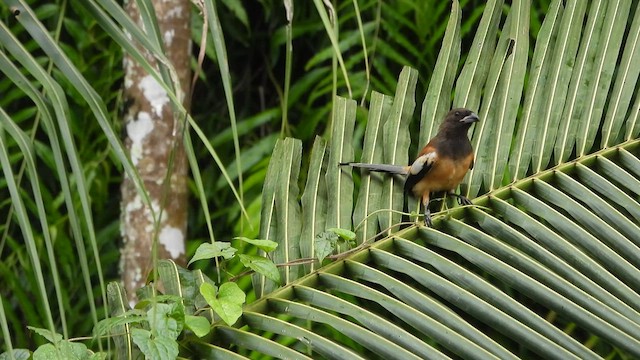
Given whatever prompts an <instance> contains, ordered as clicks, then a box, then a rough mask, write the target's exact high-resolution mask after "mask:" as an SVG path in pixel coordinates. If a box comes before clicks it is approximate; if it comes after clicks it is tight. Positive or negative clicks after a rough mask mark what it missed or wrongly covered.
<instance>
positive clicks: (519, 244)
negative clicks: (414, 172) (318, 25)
mask: <svg viewBox="0 0 640 360" xmlns="http://www.w3.org/2000/svg"><path fill="white" fill-rule="evenodd" d="M455 6H456V5H455V3H454V5H453V7H454V10H455ZM628 6H629V3H628V2H617V3H615V2H611V3H609V4H607V3H604V2H602V3H601V2H593V3H591V4H586V3H585V2H579V1H569V2H567V4H566V6H565V7H563V6H562V2H561V1H552V3H551V5H550V9H549V12H548V15H547V17H546V18H545V20H544V22H543V24H542V27H541V28H540V32H539V33H538V34H537V35H538V36H537V41H536V44H535V49H534V50H533V51H532V52H531V53H532V54H533V55H532V56H533V57H532V60H531V64H530V65H528V63H529V58H528V57H529V53H530V48H529V44H528V39H529V25H528V24H529V23H528V21H529V17H530V15H529V8H530V3H529V2H528V1H514V2H513V3H512V4H511V6H510V7H509V11H508V12H507V14H506V20H505V21H504V25H502V26H500V16H501V15H500V10H501V8H502V3H501V2H500V3H498V2H497V1H496V2H490V3H488V4H487V6H486V8H485V12H484V14H483V19H482V20H481V23H480V25H479V28H478V33H477V34H476V38H475V40H474V45H473V48H472V49H473V50H472V51H471V52H470V54H469V55H468V57H467V59H466V61H465V66H464V67H463V69H462V72H461V74H460V76H459V77H458V80H457V84H456V96H455V101H454V104H455V105H456V106H471V107H475V108H476V109H477V108H478V107H479V108H480V111H479V113H480V115H481V122H480V123H479V124H478V125H477V126H476V128H475V129H474V131H473V143H474V144H475V146H476V149H477V152H478V156H477V161H476V166H475V168H474V171H473V173H472V174H470V176H469V178H468V188H469V193H470V194H471V195H474V196H475V195H478V194H479V195H481V196H480V197H478V198H477V199H475V201H474V203H475V206H471V207H463V208H454V209H448V210H446V211H445V212H441V213H438V214H436V215H435V216H434V226H435V227H434V228H424V227H421V226H419V225H414V226H410V227H408V228H405V229H403V230H400V231H398V232H396V233H393V234H392V235H390V236H389V237H387V238H385V239H383V240H380V241H378V242H375V243H374V244H372V245H370V246H368V249H367V250H363V251H359V252H355V253H353V254H351V255H350V256H349V257H347V258H346V259H344V260H339V261H336V262H335V263H333V264H331V265H328V266H325V267H322V268H319V269H318V270H316V271H314V272H312V273H311V274H310V275H309V276H306V277H303V278H301V279H299V280H298V281H295V282H293V283H292V284H291V286H289V287H287V288H284V289H281V290H276V291H275V292H273V293H271V294H269V295H266V296H265V297H264V298H263V299H261V300H259V301H258V302H256V303H255V304H252V305H249V306H248V308H247V310H248V311H250V312H251V311H256V312H259V313H261V314H263V315H262V316H261V317H260V322H259V323H257V322H256V320H255V316H254V314H253V313H251V316H250V317H248V318H246V319H244V318H243V319H241V322H240V323H239V324H238V325H237V326H238V328H239V329H243V331H248V332H252V333H258V334H263V335H264V336H267V332H269V331H273V329H272V328H269V327H267V326H264V324H265V323H267V322H268V321H267V318H273V319H276V318H282V317H286V318H287V319H288V322H287V323H282V324H280V326H282V327H284V328H285V329H284V330H282V328H281V331H280V332H279V333H278V334H276V335H275V336H269V339H270V340H269V341H272V342H273V343H287V344H290V345H291V346H292V347H293V348H297V349H299V351H300V352H301V353H303V354H305V355H306V356H311V357H315V356H318V355H322V356H325V357H334V356H337V355H336V354H338V353H340V352H343V351H356V352H357V353H358V354H361V356H365V357H367V358H388V357H389V354H390V352H394V351H396V354H400V352H399V350H394V349H395V347H394V345H393V344H396V345H400V346H401V347H402V348H403V349H405V350H408V351H409V352H411V353H412V355H411V356H413V355H417V356H418V357H422V358H447V357H450V356H452V355H455V356H458V357H461V358H482V359H484V358H491V357H495V358H519V357H524V358H532V357H539V358H548V359H568V358H580V359H597V358H601V357H606V356H608V355H612V354H616V353H621V354H625V356H628V357H637V356H640V336H638V334H640V332H639V330H640V301H639V300H640V281H638V279H640V256H638V255H637V254H638V253H640V252H639V250H640V249H639V247H640V237H639V235H638V234H640V226H639V225H638V224H639V223H640V203H639V202H638V199H639V198H640V181H638V175H639V174H640V159H639V155H640V140H637V139H634V136H637V131H638V130H637V127H638V125H637V118H636V116H631V117H630V118H628V119H626V120H624V119H621V118H620V116H621V115H619V114H626V113H628V111H629V110H628V108H629V106H630V104H631V103H630V100H631V98H632V97H633V96H635V97H636V103H635V104H634V105H633V107H632V109H636V108H637V104H638V103H640V102H639V101H638V100H637V98H638V96H637V94H633V96H631V95H629V94H628V93H623V91H622V88H623V87H624V88H626V86H625V85H624V84H625V81H630V82H631V83H633V84H634V83H636V82H637V77H638V72H637V71H636V70H637V69H635V67H634V66H633V65H632V64H631V62H630V57H631V56H632V55H631V54H633V53H635V51H636V48H637V45H636V44H637V37H635V36H633V34H634V32H633V31H632V30H633V29H636V26H638V24H637V22H636V21H635V19H634V22H633V23H632V24H628V23H627V22H626V20H625V21H620V23H617V24H612V23H615V22H616V21H612V20H611V21H602V20H598V19H597V16H596V15H598V14H599V15H600V16H601V15H602V14H607V16H608V17H609V19H613V18H614V17H616V18H617V17H618V15H619V14H621V12H625V13H629V12H630V11H629V8H628ZM587 10H589V12H590V15H589V17H588V19H587V26H586V27H583V26H582V22H583V20H584V15H585V13H586V11H587ZM456 16H457V15H456V11H452V18H451V19H450V23H449V27H448V29H447V34H448V35H446V36H445V39H446V40H445V42H444V43H443V48H442V52H443V53H441V55H442V56H443V57H442V59H445V58H452V57H451V55H450V54H451V53H452V50H451V49H452V48H455V47H456V46H459V42H460V40H459V39H458V38H456V37H455V36H453V35H452V34H455V32H456V31H457V29H458V27H459V25H458V26H455V23H456V20H455V19H456ZM635 16H637V13H636V15H635ZM624 19H626V18H624V17H623V20H624ZM621 24H622V25H621ZM498 33H499V34H501V35H500V37H499V38H498V39H496V37H497V34H498ZM624 33H627V34H630V35H629V36H622V37H620V36H621V34H624ZM449 35H452V36H449ZM492 44H496V45H495V47H494V46H493V45H492ZM594 44H599V45H598V46H596V48H594ZM603 44H607V45H606V46H603ZM480 45H482V46H480ZM623 52H624V53H623ZM621 53H622V54H621ZM618 55H621V56H622V58H621V59H622V60H621V64H620V65H619V66H617V65H616V66H614V65H612V64H615V59H617V58H618ZM453 59H455V56H453ZM444 64H446V62H444V60H443V62H442V63H440V62H439V70H438V71H439V72H438V73H437V74H435V75H434V76H433V77H432V83H431V84H430V88H429V89H430V90H429V93H428V95H427V99H426V100H425V102H424V104H423V110H422V111H423V113H424V112H425V109H430V110H429V111H427V114H431V113H433V114H435V113H437V112H438V110H435V109H440V108H441V107H443V105H442V102H443V99H446V95H445V94H446V91H445V90H446V88H447V87H451V85H447V81H443V78H442V75H443V73H442V72H443V71H444V70H443V69H444V68H445V67H444ZM528 66H529V67H528ZM527 72H528V76H527ZM612 74H615V80H614V76H613V75H612ZM595 76H597V77H599V80H598V81H597V82H596V83H595V84H594V83H593V82H591V81H589V82H587V81H586V80H587V79H590V80H591V79H592V78H593V77H595ZM408 78H410V76H409V77H408V76H407V70H406V69H405V70H403V74H401V76H400V80H399V83H398V86H397V89H398V90H397V92H396V96H395V98H394V101H395V102H394V105H393V108H392V111H391V113H390V115H389V116H388V118H387V119H386V120H384V121H385V122H384V128H385V136H384V138H383V143H384V147H385V148H384V149H385V150H384V152H383V153H384V154H385V155H384V157H383V160H384V162H387V163H395V164H404V163H407V162H408V161H405V160H408V157H405V156H406V155H408V154H407V150H406V149H407V148H405V147H404V146H405V145H403V144H406V143H404V142H400V143H398V142H397V140H396V138H394V139H393V140H390V137H389V135H388V134H393V132H392V131H391V130H390V129H396V130H398V131H396V133H399V129H400V128H401V127H402V126H400V125H398V122H397V121H398V120H397V116H398V115H399V114H400V113H402V112H401V111H398V108H399V106H400V104H405V105H404V106H406V107H405V109H408V108H411V106H410V103H409V104H408V105H406V104H407V103H406V102H407V101H410V99H407V98H406V95H407V94H411V90H408V91H405V89H410V86H409V87H407V85H408V84H410V82H409V83H408V82H407V80H408ZM525 79H526V81H525ZM612 82H614V85H613V94H614V96H609V95H608V91H609V88H610V85H611V83H612ZM374 85H375V84H374ZM398 91H400V93H398ZM403 91H405V92H404V93H403ZM435 94H441V96H435ZM403 97H404V98H403ZM410 98H411V99H412V98H413V96H410ZM399 99H402V100H399ZM565 100H566V101H565ZM379 101H380V100H379V95H376V96H375V101H372V106H371V108H370V109H369V111H370V116H369V121H370V123H369V124H368V128H367V133H366V136H365V151H363V158H362V160H361V161H363V162H375V161H379V160H376V159H380V158H379V157H377V158H376V156H379V155H380V154H379V150H377V152H378V155H376V150H374V151H372V150H371V149H372V148H375V144H376V141H377V140H376V139H377V138H376V136H375V135H373V134H377V131H379V130H377V129H379V126H380V123H379V122H378V119H379V118H378V115H377V114H379V106H380V104H379ZM448 101H450V99H448ZM445 104H448V105H446V107H445V108H447V107H450V106H452V104H451V103H450V102H445ZM567 114H571V116H565V115H567ZM577 114H580V116H582V115H584V114H588V116H587V118H585V119H579V121H580V122H576V117H577ZM634 115H635V114H634ZM403 116H408V117H409V118H410V116H409V115H407V114H406V113H405V114H403ZM423 117H424V116H423ZM614 117H618V118H617V119H615V120H614V119H613V118H614ZM434 119H436V117H435V116H433V115H429V116H427V120H426V121H425V119H422V120H423V122H422V123H421V127H422V129H421V130H422V131H426V132H427V133H429V132H430V131H431V130H430V129H433V126H434V124H433V120H434ZM614 123H615V124H616V125H613V124H614ZM602 124H606V125H607V128H605V129H603V130H600V129H601V128H602ZM614 127H615V129H614ZM630 128H631V129H634V130H633V131H630V130H628V129H630ZM404 129H407V127H406V126H405V127H404ZM623 129H626V130H623ZM403 131H404V130H403ZM581 131H582V132H581ZM622 131H626V133H625V135H626V139H629V140H628V141H626V142H622V143H620V142H619V139H620V136H618V135H616V134H622ZM631 134H633V135H631ZM332 136H343V135H342V134H337V135H336V134H335V133H334V134H332ZM598 136H606V137H608V138H607V140H606V141H604V139H603V142H602V144H603V146H605V145H604V144H606V146H607V148H606V149H603V150H600V151H598V150H597V149H596V151H595V152H592V153H590V152H591V151H592V149H591V148H592V146H593V144H595V140H596V139H597V138H598ZM334 140H335V138H332V141H334ZM341 140H342V141H344V136H343V137H342V138H341ZM616 141H618V142H617V143H616ZM559 144H561V146H559ZM394 145H395V147H393V146H394ZM388 149H394V150H395V152H394V156H391V157H387V156H388V155H389V154H388V153H387V151H388ZM559 152H562V154H560V153H559ZM552 155H553V156H554V163H555V164H558V165H559V166H556V167H554V168H551V169H549V170H544V169H545V168H546V166H547V164H548V163H549V161H550V160H551V156H552ZM402 159H405V160H402ZM349 160H351V159H349ZM328 166H329V169H330V168H331V166H332V163H331V161H330V163H329V165H328ZM314 171H315V170H314ZM374 179H375V178H373V177H371V176H370V175H369V174H366V173H363V174H362V178H361V180H360V189H359V191H360V194H359V195H358V199H359V200H358V204H357V206H356V212H355V213H354V219H363V216H365V214H367V213H371V211H375V210H374V209H371V210H364V209H366V208H363V206H364V205H363V204H369V203H368V202H367V200H370V199H371V195H372V194H373V193H374V191H372V190H371V186H372V184H374V182H373V180H374ZM385 181H386V182H387V183H388V182H390V181H392V180H389V179H387V180H385ZM387 183H385V185H384V186H386V185H387ZM331 189H332V187H331V186H328V190H329V191H331ZM389 189H391V187H389ZM363 193H364V194H363ZM400 194H401V190H400V189H396V190H395V191H389V190H387V191H386V192H383V197H382V203H380V204H378V202H377V201H373V202H371V203H370V204H378V205H377V206H380V208H379V211H386V209H398V207H396V206H397V204H401V201H400V200H398V201H395V200H394V201H393V202H388V201H386V200H385V199H387V198H388V196H390V197H389V198H393V196H400ZM345 197H346V196H345ZM398 199H401V198H400V197H399V198H398ZM341 201H346V202H350V201H351V199H350V197H346V198H343V199H342V200H341ZM381 218H382V219H383V222H382V223H381V226H380V227H381V229H385V228H386V225H392V224H394V223H397V222H398V221H399V218H396V219H395V220H391V221H389V219H392V217H384V216H382V217H381ZM368 231H370V230H368ZM358 236H359V237H361V238H359V239H358V241H360V242H362V241H363V240H364V239H365V236H366V237H367V238H368V235H365V233H364V232H359V233H358ZM301 304H304V305H301ZM345 321H347V322H350V323H351V324H347V323H345ZM381 324H382V325H381ZM383 324H387V325H383ZM289 327H291V329H292V331H294V330H293V329H295V334H297V335H295V336H293V334H294V333H293V332H289V330H286V328H289ZM300 328H304V329H306V331H310V332H312V333H313V334H315V335H314V339H313V340H312V339H311V337H309V335H308V333H306V335H302V333H301V331H302V330H301V329H300ZM390 329H393V330H392V331H389V330H390ZM286 334H289V335H286ZM402 334H404V335H402ZM300 336H302V338H301V337H300ZM316 336H321V337H322V338H323V339H325V340H327V341H330V342H325V341H324V340H323V341H321V342H320V339H318V338H317V337H316ZM381 338H383V339H384V340H382V339H381ZM346 339H349V340H346ZM316 341H318V342H317V343H322V346H318V347H317V348H316V347H314V345H315V344H316ZM234 344H236V343H235V342H233V341H232V342H229V343H226V344H225V346H233V345H234ZM425 346H426V347H425ZM252 351H256V352H258V353H259V352H260V350H258V349H257V347H255V346H253V345H252V344H248V343H246V342H245V343H243V345H242V346H241V347H240V348H239V353H241V354H247V355H248V354H249V353H251V352H252ZM255 354H256V353H253V355H252V356H254V355H255ZM398 356H401V355H398ZM406 357H407V358H409V357H410V355H407V356H406Z"/></svg>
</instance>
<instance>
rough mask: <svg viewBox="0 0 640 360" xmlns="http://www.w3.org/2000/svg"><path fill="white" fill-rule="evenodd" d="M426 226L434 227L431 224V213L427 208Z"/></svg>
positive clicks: (425, 215)
mask: <svg viewBox="0 0 640 360" xmlns="http://www.w3.org/2000/svg"><path fill="white" fill-rule="evenodd" d="M424 225H425V226H426V227H433V223H432V222H431V211H429V209H428V208H427V209H426V210H425V211H424Z"/></svg>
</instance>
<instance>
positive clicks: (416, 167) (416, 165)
mask: <svg viewBox="0 0 640 360" xmlns="http://www.w3.org/2000/svg"><path fill="white" fill-rule="evenodd" d="M437 159H438V153H437V152H436V149H435V148H433V147H430V146H427V147H425V148H424V149H423V150H422V151H421V152H420V156H418V158H417V159H416V160H415V161H414V162H413V164H411V166H410V167H409V176H407V181H406V182H405V185H404V188H405V191H409V190H411V189H413V187H414V186H415V185H416V184H417V183H418V181H420V180H421V179H422V178H424V177H425V176H426V175H427V173H428V172H429V170H431V168H432V167H433V164H435V163H436V161H437Z"/></svg>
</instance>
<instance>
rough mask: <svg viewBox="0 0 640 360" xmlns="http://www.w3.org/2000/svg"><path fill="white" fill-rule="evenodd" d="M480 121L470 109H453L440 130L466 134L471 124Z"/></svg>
mask: <svg viewBox="0 0 640 360" xmlns="http://www.w3.org/2000/svg"><path fill="white" fill-rule="evenodd" d="M479 120H480V119H478V115H476V113H474V112H473V111H471V110H469V109H465V108H457V109H452V110H451V111H449V113H447V115H446V116H445V117H444V121H443V122H442V124H441V125H440V130H441V131H442V130H463V131H465V132H466V131H467V130H468V129H469V127H470V126H471V124H473V123H474V122H476V121H479Z"/></svg>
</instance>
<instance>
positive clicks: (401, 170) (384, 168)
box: [340, 162, 409, 175]
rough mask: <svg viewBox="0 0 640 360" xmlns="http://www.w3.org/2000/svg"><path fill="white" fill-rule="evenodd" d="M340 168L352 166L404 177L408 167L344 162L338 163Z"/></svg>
mask: <svg viewBox="0 0 640 360" xmlns="http://www.w3.org/2000/svg"><path fill="white" fill-rule="evenodd" d="M340 166H352V167H357V168H363V169H367V170H369V171H378V172H385V173H389V174H402V175H406V174H408V173H409V167H408V166H402V165H387V164H365V163H356V162H345V163H340Z"/></svg>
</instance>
